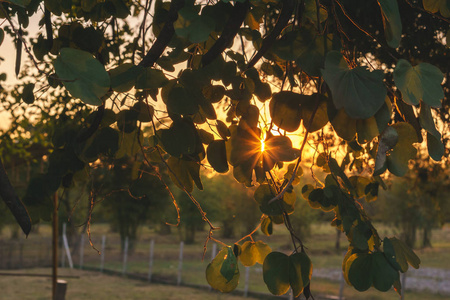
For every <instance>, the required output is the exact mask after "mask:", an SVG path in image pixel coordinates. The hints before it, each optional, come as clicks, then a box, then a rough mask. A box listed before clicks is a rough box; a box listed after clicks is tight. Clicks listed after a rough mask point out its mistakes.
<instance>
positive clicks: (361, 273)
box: [347, 253, 373, 292]
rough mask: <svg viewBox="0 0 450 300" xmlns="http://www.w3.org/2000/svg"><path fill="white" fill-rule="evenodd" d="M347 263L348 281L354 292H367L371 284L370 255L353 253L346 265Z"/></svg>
mask: <svg viewBox="0 0 450 300" xmlns="http://www.w3.org/2000/svg"><path fill="white" fill-rule="evenodd" d="M349 263H350V267H349V268H348V281H349V282H350V283H351V284H352V285H353V287H354V288H355V289H356V290H358V291H360V292H364V291H367V290H368V289H369V288H370V287H371V286H372V283H373V278H372V255H370V254H367V253H355V254H353V255H351V256H350V258H349V259H348V261H347V264H349Z"/></svg>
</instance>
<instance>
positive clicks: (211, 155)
mask: <svg viewBox="0 0 450 300" xmlns="http://www.w3.org/2000/svg"><path fill="white" fill-rule="evenodd" d="M206 156H207V158H208V162H209V164H210V165H211V167H213V168H214V170H215V171H216V172H218V173H226V172H228V170H229V168H228V160H227V150H226V147H225V141H224V140H217V141H212V142H211V143H210V144H209V145H208V149H207V150H206Z"/></svg>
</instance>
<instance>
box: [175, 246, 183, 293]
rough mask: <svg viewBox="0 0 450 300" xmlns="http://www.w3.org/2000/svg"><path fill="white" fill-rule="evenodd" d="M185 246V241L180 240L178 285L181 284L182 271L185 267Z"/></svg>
mask: <svg viewBox="0 0 450 300" xmlns="http://www.w3.org/2000/svg"><path fill="white" fill-rule="evenodd" d="M183 247H184V243H183V242H182V241H181V242H180V257H179V261H178V278H177V285H180V284H181V271H182V269H183Z"/></svg>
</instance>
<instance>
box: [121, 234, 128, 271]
mask: <svg viewBox="0 0 450 300" xmlns="http://www.w3.org/2000/svg"><path fill="white" fill-rule="evenodd" d="M127 259H128V237H126V238H125V245H124V248H123V268H122V275H125V273H126V272H127Z"/></svg>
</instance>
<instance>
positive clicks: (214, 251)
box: [209, 243, 217, 291]
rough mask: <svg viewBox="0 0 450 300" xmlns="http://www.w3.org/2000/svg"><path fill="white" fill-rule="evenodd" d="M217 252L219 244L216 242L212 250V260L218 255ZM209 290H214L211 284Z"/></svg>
mask: <svg viewBox="0 0 450 300" xmlns="http://www.w3.org/2000/svg"><path fill="white" fill-rule="evenodd" d="M216 252H217V244H216V243H214V244H213V247H212V251H211V261H212V260H213V259H214V258H215V257H216ZM209 290H210V291H211V290H212V287H211V286H209Z"/></svg>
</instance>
